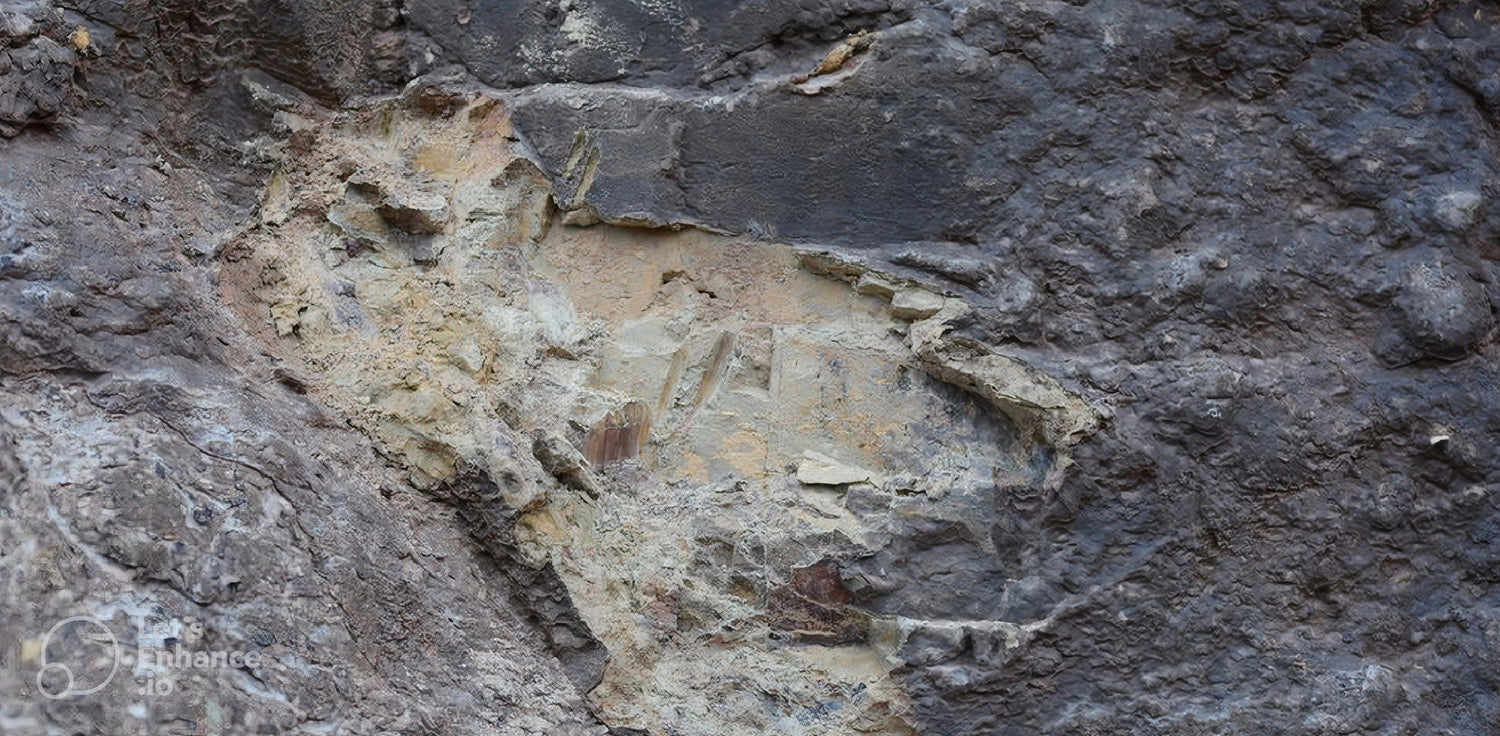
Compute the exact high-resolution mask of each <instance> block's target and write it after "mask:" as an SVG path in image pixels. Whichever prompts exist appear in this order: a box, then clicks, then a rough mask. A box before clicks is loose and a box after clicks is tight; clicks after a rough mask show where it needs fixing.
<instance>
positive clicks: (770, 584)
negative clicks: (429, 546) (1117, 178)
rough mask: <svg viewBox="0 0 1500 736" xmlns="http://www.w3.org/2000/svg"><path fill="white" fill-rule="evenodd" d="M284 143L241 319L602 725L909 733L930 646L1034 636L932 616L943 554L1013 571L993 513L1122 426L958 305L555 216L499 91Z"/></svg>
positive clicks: (241, 285) (745, 253) (712, 239)
mask: <svg viewBox="0 0 1500 736" xmlns="http://www.w3.org/2000/svg"><path fill="white" fill-rule="evenodd" d="M434 99H438V100H442V101H443V103H444V104H440V105H433V104H425V103H424V102H423V101H424V100H425V101H431V100H434ZM289 122H291V123H292V125H291V126H290V127H291V128H292V129H294V130H296V131H298V132H296V133H294V134H293V135H292V136H291V138H290V139H289V140H288V141H287V142H286V143H285V144H284V147H285V148H286V150H287V152H288V153H293V152H294V153H295V154H296V155H295V156H294V157H291V156H289V157H288V158H287V159H286V160H285V161H283V163H282V164H281V168H280V170H279V173H278V174H277V177H276V179H274V180H273V181H272V182H271V185H270V186H269V187H268V189H267V195H266V197H267V198H266V201H265V203H264V205H263V208H262V219H261V222H260V223H259V225H258V227H255V228H253V229H251V230H250V231H248V232H247V233H246V234H245V235H243V236H242V237H241V238H239V240H238V241H237V242H236V243H234V244H233V245H232V246H231V248H230V251H231V253H232V258H231V261H230V262H229V263H228V264H227V265H226V267H225V268H224V270H223V271H222V273H221V274H220V285H221V288H223V289H224V290H225V292H226V296H228V297H230V298H227V299H226V301H227V302H228V303H231V304H237V305H247V306H246V307H245V309H246V310H247V311H246V312H245V314H244V315H243V316H244V317H245V318H246V319H247V320H248V321H249V322H251V323H252V324H258V325H261V329H262V330H263V332H264V335H263V336H264V337H265V339H267V340H270V341H276V340H281V341H283V344H284V346H285V347H287V348H288V353H287V354H288V355H291V356H295V357H294V359H295V360H296V361H298V362H299V363H300V364H298V365H294V366H291V369H292V370H294V371H295V372H296V374H297V375H299V376H305V377H306V378H305V379H299V382H300V383H301V385H302V386H303V390H305V391H306V392H307V393H308V395H310V396H314V397H315V398H318V399H320V400H322V401H324V402H326V403H328V404H331V405H333V406H335V407H338V408H339V409H340V410H341V411H342V412H343V413H344V415H345V416H346V417H348V419H349V421H350V422H351V423H352V424H354V425H355V426H357V427H359V428H362V429H364V430H366V431H368V432H369V433H370V434H371V435H373V436H374V437H375V438H377V439H378V440H379V441H380V442H381V443H382V445H383V446H384V447H385V448H387V452H388V453H389V456H390V457H391V458H392V461H393V462H397V463H400V464H403V465H404V466H406V468H407V469H408V470H409V472H410V473H411V474H412V477H413V480H414V482H416V483H418V484H419V485H422V486H424V487H428V488H432V489H434V492H435V493H436V494H437V495H438V496H439V497H441V498H444V499H446V500H447V501H448V502H449V503H451V504H452V505H454V506H455V507H456V508H457V509H458V510H459V512H460V514H461V515H462V516H463V517H464V519H466V521H467V523H468V525H469V527H470V529H471V531H472V534H473V536H474V538H475V540H476V541H477V542H478V543H479V544H480V545H481V546H482V547H484V549H485V550H486V551H487V552H488V553H489V554H490V555H491V556H493V557H494V559H495V560H496V561H497V562H498V563H499V564H500V565H501V567H502V568H503V569H504V570H505V571H506V574H507V575H508V576H509V578H510V582H512V583H513V587H514V589H515V590H516V591H518V593H517V595H518V596H520V597H521V598H523V599H524V600H522V601H521V603H522V604H523V606H524V607H525V608H526V609H527V610H529V611H530V616H531V619H532V622H533V624H535V625H536V626H537V627H538V628H539V630H540V631H541V632H542V634H543V635H544V636H545V637H546V638H547V640H548V641H549V642H550V644H551V647H552V650H553V651H554V652H555V653H556V654H557V656H558V657H559V659H561V660H562V661H563V664H564V667H565V669H566V671H567V672H568V674H569V676H570V678H571V679H572V680H573V681H574V683H575V684H577V685H578V686H579V687H580V688H585V689H587V688H592V691H591V694H590V695H591V698H592V701H593V702H594V704H595V706H596V707H597V708H598V709H599V711H600V713H601V715H602V716H603V718H604V719H605V720H606V722H608V723H610V724H611V725H613V726H616V727H620V728H634V729H642V730H645V731H647V732H650V733H679V732H680V733H709V732H712V733H724V734H757V735H758V734H763V733H766V732H769V731H778V732H784V733H807V734H813V733H817V734H852V733H888V734H897V733H910V732H913V730H912V729H913V726H912V720H911V705H910V703H909V701H908V698H907V694H906V693H905V691H904V690H903V685H902V683H901V681H900V680H899V679H898V678H897V677H896V676H894V675H893V672H894V671H896V670H898V668H900V667H901V666H902V665H903V664H905V663H906V662H907V659H908V658H913V657H914V658H916V659H918V660H921V659H922V657H925V656H926V655H924V654H922V653H921V652H922V651H925V649H923V647H926V644H923V643H922V642H926V641H927V640H929V639H931V638H932V637H934V636H938V634H939V633H941V632H940V630H943V631H946V630H947V629H944V628H943V627H944V626H946V627H948V628H953V627H955V626H957V627H959V628H961V629H963V630H965V631H967V630H971V629H972V630H975V631H992V630H993V631H1009V632H1014V631H1020V630H1023V629H1024V628H1025V627H1026V626H1028V625H1032V624H1028V623H1027V622H1018V623H1017V622H1000V621H989V620H985V619H983V618H978V619H976V620H973V621H967V622H963V621H960V622H954V621H947V622H946V623H941V624H931V625H926V624H923V623H922V622H923V621H929V620H935V619H937V618H939V617H938V616H934V615H933V613H932V611H930V610H926V609H924V608H923V606H922V604H921V602H920V601H917V602H912V601H910V600H908V598H909V597H910V596H909V595H908V592H909V590H916V591H918V595H919V594H920V590H921V586H922V581H921V580H920V578H921V577H922V576H924V575H926V573H925V572H924V571H923V567H924V566H927V565H931V564H935V563H937V562H945V563H952V564H954V565H957V566H958V568H961V569H979V568H984V569H986V570H990V572H987V573H985V574H988V575H992V576H998V577H999V578H1004V577H1005V575H1004V572H1005V571H1003V570H992V569H991V568H993V563H992V562H991V561H990V558H992V557H993V556H994V554H993V553H994V550H995V549H996V545H995V541H994V539H993V538H992V537H991V534H993V533H994V532H992V531H991V530H992V529H994V528H995V525H994V523H993V522H994V519H993V517H994V515H995V509H996V507H997V500H996V493H997V488H999V487H1028V488H1035V489H1041V490H1042V491H1045V489H1046V488H1049V487H1051V486H1052V485H1054V484H1055V481H1056V480H1057V478H1058V476H1059V474H1060V473H1061V472H1062V471H1063V468H1065V467H1066V464H1067V453H1066V448H1067V447H1068V446H1069V445H1070V444H1072V443H1073V442H1074V441H1076V440H1077V438H1078V437H1079V436H1081V435H1082V434H1084V433H1087V432H1090V431H1092V430H1093V429H1094V428H1095V427H1097V425H1098V423H1099V422H1100V420H1101V415H1100V413H1099V412H1098V411H1096V410H1095V409H1094V408H1092V407H1090V406H1089V405H1088V404H1087V403H1085V402H1084V401H1083V400H1082V399H1080V398H1079V397H1078V396H1076V395H1074V394H1072V393H1071V392H1069V391H1068V390H1066V389H1065V388H1064V387H1062V386H1061V385H1060V384H1059V383H1058V382H1057V381H1056V380H1054V379H1052V378H1050V377H1048V376H1046V375H1044V374H1043V373H1041V372H1040V371H1038V370H1036V369H1034V368H1031V367H1029V366H1027V365H1025V364H1023V363H1021V362H1019V361H1017V360H1014V359H1011V358H1008V357H1004V356H1001V355H998V354H995V353H993V352H992V351H991V350H989V349H988V348H987V347H985V346H983V345H981V344H979V343H976V342H972V341H965V340H960V339H957V338H955V337H953V336H952V335H950V334H949V325H950V323H951V321H952V320H954V319H955V318H957V317H959V316H961V315H962V314H963V313H964V312H965V310H966V309H967V307H966V306H965V304H964V303H963V302H962V301H961V300H959V299H956V298H951V297H948V296H945V295H943V294H941V293H938V292H937V291H934V290H931V289H929V288H926V287H924V286H921V285H919V284H915V283H912V282H909V281H905V280H902V279H900V278H897V277H894V276H891V275H888V274H883V273H880V272H878V271H876V270H873V269H871V268H869V267H867V266H865V265H863V264H861V263H859V262H857V261H854V260H851V259H848V258H846V257H844V256H842V255H840V254H837V253H831V252H824V251H817V250H812V249H798V248H793V247H790V246H787V245H782V244H777V243H770V242H762V241H757V240H751V239H746V238H733V237H728V236H724V235H719V234H713V233H708V232H704V231H701V230H695V229H687V230H681V231H669V230H661V229H657V230H645V229H637V228H625V227H619V226H616V225H599V226H596V227H590V228H577V227H570V226H563V225H557V224H554V221H555V220H559V219H560V215H559V214H558V213H557V212H556V211H555V208H554V206H553V204H552V200H551V191H552V190H551V185H550V183H549V182H548V181H547V179H546V178H545V177H544V176H543V175H542V174H541V173H540V171H539V170H538V169H537V168H536V167H535V166H534V165H532V164H531V163H530V162H529V161H528V160H527V159H526V158H525V156H524V154H523V150H524V149H523V145H524V144H522V143H520V142H519V141H518V140H517V136H516V135H515V134H514V132H513V131H512V129H511V127H510V121H509V119H508V117H507V113H506V111H505V109H504V108H503V107H502V106H501V105H499V104H497V103H496V102H495V101H494V100H490V99H486V98H484V97H482V96H473V95H457V94H455V93H445V92H443V91H441V90H436V89H433V88H430V87H424V86H422V85H414V86H413V87H411V88H409V90H408V92H407V93H406V94H405V95H404V96H403V97H401V98H398V99H393V100H387V101H382V102H377V103H373V104H370V105H367V106H365V107H363V108H359V109H354V110H349V111H346V112H343V113H340V114H338V115H336V116H333V117H331V118H329V119H326V120H312V119H308V120H291V121H289ZM585 144H586V141H582V140H581V141H580V148H579V151H583V152H582V153H579V154H578V155H577V156H576V158H577V159H578V160H577V161H574V162H573V163H572V164H571V165H570V168H574V169H578V171H577V172H575V173H577V174H578V175H579V176H580V177H581V179H580V187H583V186H585V184H586V181H587V178H588V176H589V174H588V171H587V169H588V167H591V166H593V165H594V163H596V162H594V161H593V159H592V158H591V157H593V156H596V155H597V152H595V153H592V154H591V153H588V152H587V151H585V150H584V149H585V148H587V146H586V145H585ZM627 219H628V218H627ZM572 221H574V222H576V221H577V220H576V218H575V219H574V220H572ZM933 550H936V552H935V553H932V554H929V552H930V551H933ZM933 554H936V556H933ZM908 568H910V569H908ZM1016 577H1019V576H1016ZM990 582H994V581H993V580H991V581H990ZM1001 587H1003V586H1001ZM976 615H979V614H976ZM934 627H936V628H934ZM606 651H607V657H606ZM914 652H915V653H914Z"/></svg>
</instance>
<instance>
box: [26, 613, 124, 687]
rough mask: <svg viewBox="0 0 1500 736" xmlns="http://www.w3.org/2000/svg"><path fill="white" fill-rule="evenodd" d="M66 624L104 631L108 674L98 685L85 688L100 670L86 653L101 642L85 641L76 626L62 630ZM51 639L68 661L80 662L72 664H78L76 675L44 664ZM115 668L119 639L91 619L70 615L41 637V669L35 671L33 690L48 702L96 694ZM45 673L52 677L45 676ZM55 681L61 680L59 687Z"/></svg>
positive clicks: (96, 659)
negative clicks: (54, 638)
mask: <svg viewBox="0 0 1500 736" xmlns="http://www.w3.org/2000/svg"><path fill="white" fill-rule="evenodd" d="M69 624H80V625H81V626H82V627H83V629H84V630H86V629H87V628H97V629H98V630H100V631H102V632H104V636H106V637H109V647H108V650H107V653H108V655H109V674H107V675H105V676H104V678H103V679H102V680H99V682H98V684H95V685H93V686H92V687H87V685H89V684H90V683H91V682H92V681H93V680H94V679H96V676H97V674H98V673H99V672H102V671H103V670H104V665H103V660H102V658H101V657H100V656H89V653H88V652H87V651H86V650H87V649H89V648H92V647H95V646H102V644H103V640H102V639H101V638H99V637H94V638H93V639H92V640H85V639H84V637H83V636H82V635H81V633H80V627H73V628H71V629H69V630H66V631H64V630H63V627H65V626H68V625H69ZM53 637H57V639H58V642H59V644H60V645H62V647H63V648H64V649H66V650H67V653H68V655H69V659H70V660H72V659H73V658H74V657H76V658H77V659H78V660H80V661H79V662H74V663H75V664H78V665H79V669H78V671H77V672H75V671H74V670H73V668H71V667H69V666H68V665H66V664H63V663H62V662H50V661H48V657H49V655H48V653H47V652H48V648H49V647H50V646H51V645H52V639H53ZM119 669H120V640H119V639H116V638H115V634H114V632H113V631H110V630H109V627H108V626H105V625H104V624H103V623H102V622H101V621H99V619H96V618H94V617H93V616H73V617H71V618H65V619H63V620H61V621H58V622H57V623H55V624H53V625H52V628H51V629H49V630H48V631H47V635H46V636H44V637H42V666H41V668H40V669H38V670H37V672H36V689H37V691H38V692H40V693H41V694H42V695H43V696H45V697H47V698H49V699H51V700H57V699H59V698H66V697H68V696H70V695H88V694H89V693H97V692H99V691H100V690H102V689H104V686H105V685H108V684H109V681H110V680H112V679H114V677H115V671H116V670H119ZM48 673H54V674H50V675H49V674H48ZM59 679H60V680H62V682H63V684H62V685H58V680H59ZM80 680H82V681H80Z"/></svg>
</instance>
